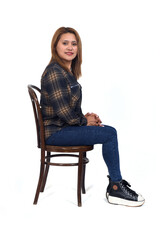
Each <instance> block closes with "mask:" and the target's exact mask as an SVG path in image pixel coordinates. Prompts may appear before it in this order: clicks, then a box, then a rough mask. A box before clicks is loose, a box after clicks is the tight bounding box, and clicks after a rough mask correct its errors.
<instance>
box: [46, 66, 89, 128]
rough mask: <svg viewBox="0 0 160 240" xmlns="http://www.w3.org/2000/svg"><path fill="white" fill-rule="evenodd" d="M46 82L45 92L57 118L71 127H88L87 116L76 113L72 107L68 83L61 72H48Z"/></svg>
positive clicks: (56, 70)
mask: <svg viewBox="0 0 160 240" xmlns="http://www.w3.org/2000/svg"><path fill="white" fill-rule="evenodd" d="M44 81H45V83H44V84H45V90H46V92H47V94H48V96H49V100H50V103H51V105H52V106H53V110H54V111H55V112H56V114H57V116H58V117H59V118H60V119H62V120H63V121H64V122H66V123H67V124H69V125H79V126H82V125H87V119H86V118H85V116H84V115H83V114H80V113H76V112H75V111H74V110H73V109H72V108H71V106H70V95H69V92H68V83H67V80H66V79H65V77H64V76H63V74H62V72H61V70H60V69H58V68H56V69H54V70H51V71H49V72H47V74H46V76H45V79H44Z"/></svg>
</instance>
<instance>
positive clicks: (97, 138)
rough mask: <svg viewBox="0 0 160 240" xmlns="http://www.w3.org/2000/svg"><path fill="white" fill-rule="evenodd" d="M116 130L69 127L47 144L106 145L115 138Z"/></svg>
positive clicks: (55, 134)
mask: <svg viewBox="0 0 160 240" xmlns="http://www.w3.org/2000/svg"><path fill="white" fill-rule="evenodd" d="M116 134H117V133H116V129H115V128H113V127H110V126H106V125H104V127H99V126H69V127H66V128H64V129H62V130H60V131H58V132H56V133H54V134H52V135H51V137H49V139H48V140H47V141H46V143H47V144H50V145H56V146H78V145H94V144H103V143H106V142H107V141H108V140H109V139H111V138H112V137H113V136H115V135H116Z"/></svg>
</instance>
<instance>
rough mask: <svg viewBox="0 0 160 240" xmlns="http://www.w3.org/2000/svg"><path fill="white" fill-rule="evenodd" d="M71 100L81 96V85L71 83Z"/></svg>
mask: <svg viewBox="0 0 160 240" xmlns="http://www.w3.org/2000/svg"><path fill="white" fill-rule="evenodd" d="M70 89H71V96H72V100H78V99H79V98H80V96H81V85H80V84H79V83H77V82H76V83H74V84H73V83H72V84H71V85H70Z"/></svg>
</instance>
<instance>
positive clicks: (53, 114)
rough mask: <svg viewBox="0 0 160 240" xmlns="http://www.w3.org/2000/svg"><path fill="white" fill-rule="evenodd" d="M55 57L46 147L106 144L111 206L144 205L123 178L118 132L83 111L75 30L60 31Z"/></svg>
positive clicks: (49, 72)
mask: <svg viewBox="0 0 160 240" xmlns="http://www.w3.org/2000/svg"><path fill="white" fill-rule="evenodd" d="M51 53H52V57H51V60H50V63H49V65H48V66H47V67H46V69H45V71H44V72H43V75H42V79H41V107H42V115H43V119H44V126H45V137H46V144H49V145H57V146H74V145H94V144H102V154H103V158H104V161H105V163H106V165H107V167H108V171H109V176H108V177H109V185H108V187H107V191H106V197H107V199H108V202H109V203H113V204H121V205H126V206H141V205H142V204H143V203H144V198H143V197H142V196H141V195H140V194H137V193H136V192H135V191H133V190H131V189H130V187H131V186H130V185H129V183H128V182H127V181H125V180H123V179H122V176H121V171H120V166H119V152H118V142H117V132H116V130H115V129H114V128H113V127H110V126H106V125H102V123H101V119H100V118H99V116H98V115H97V114H95V113H87V114H86V115H83V113H82V110H81V99H82V94H81V86H80V84H79V83H78V82H77V79H78V78H79V77H80V76H81V63H82V45H81V39H80V36H79V34H78V33H77V31H76V30H75V29H73V28H65V27H61V28H59V29H58V30H57V31H56V32H55V34H54V36H53V39H52V43H51Z"/></svg>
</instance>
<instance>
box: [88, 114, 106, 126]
mask: <svg viewBox="0 0 160 240" xmlns="http://www.w3.org/2000/svg"><path fill="white" fill-rule="evenodd" d="M85 118H87V126H100V127H103V125H102V124H101V123H102V121H101V119H100V118H99V116H98V115H97V114H96V113H87V114H86V115H85Z"/></svg>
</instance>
